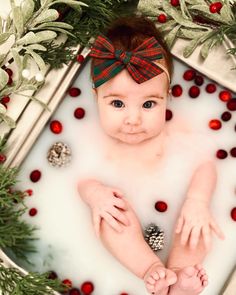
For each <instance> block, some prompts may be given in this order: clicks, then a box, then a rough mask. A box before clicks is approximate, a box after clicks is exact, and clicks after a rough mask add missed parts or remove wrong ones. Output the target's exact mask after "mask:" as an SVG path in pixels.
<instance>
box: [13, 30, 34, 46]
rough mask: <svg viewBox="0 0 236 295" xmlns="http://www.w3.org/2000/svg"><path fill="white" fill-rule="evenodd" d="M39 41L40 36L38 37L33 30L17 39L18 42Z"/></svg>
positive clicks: (21, 43) (23, 43) (22, 43)
mask: <svg viewBox="0 0 236 295" xmlns="http://www.w3.org/2000/svg"><path fill="white" fill-rule="evenodd" d="M37 42H38V38H37V36H36V34H35V33H33V32H29V33H27V34H26V35H25V36H24V37H22V38H21V39H19V40H17V42H16V44H18V45H27V44H32V43H37Z"/></svg>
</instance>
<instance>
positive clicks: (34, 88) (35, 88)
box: [19, 84, 38, 91]
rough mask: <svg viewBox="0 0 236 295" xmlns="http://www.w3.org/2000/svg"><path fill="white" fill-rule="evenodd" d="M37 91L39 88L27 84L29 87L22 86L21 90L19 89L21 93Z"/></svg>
mask: <svg viewBox="0 0 236 295" xmlns="http://www.w3.org/2000/svg"><path fill="white" fill-rule="evenodd" d="M37 89H38V87H37V86H35V85H29V84H27V85H23V86H21V87H20V89H19V91H26V90H32V91H36V90H37Z"/></svg>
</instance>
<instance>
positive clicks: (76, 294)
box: [69, 288, 81, 295]
mask: <svg viewBox="0 0 236 295" xmlns="http://www.w3.org/2000/svg"><path fill="white" fill-rule="evenodd" d="M80 294H81V293H80V290H79V289H77V288H72V289H70V291H69V295H80Z"/></svg>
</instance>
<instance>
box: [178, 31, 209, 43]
mask: <svg viewBox="0 0 236 295" xmlns="http://www.w3.org/2000/svg"><path fill="white" fill-rule="evenodd" d="M205 34H207V32H206V31H201V30H189V29H185V28H181V29H180V35H179V37H181V38H186V39H190V40H192V39H195V38H201V37H202V36H203V35H205Z"/></svg>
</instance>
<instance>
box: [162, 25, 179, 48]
mask: <svg viewBox="0 0 236 295" xmlns="http://www.w3.org/2000/svg"><path fill="white" fill-rule="evenodd" d="M180 27H181V25H177V26H176V27H175V28H174V29H173V30H172V31H171V32H169V33H168V34H167V35H166V36H165V41H166V45H167V46H168V48H169V49H170V48H171V47H172V46H173V45H174V41H175V39H176V37H177V36H176V35H177V33H178V30H179V29H180Z"/></svg>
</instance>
